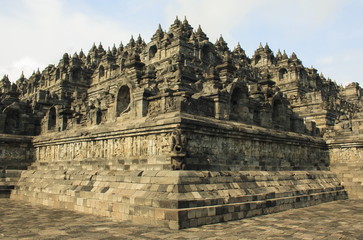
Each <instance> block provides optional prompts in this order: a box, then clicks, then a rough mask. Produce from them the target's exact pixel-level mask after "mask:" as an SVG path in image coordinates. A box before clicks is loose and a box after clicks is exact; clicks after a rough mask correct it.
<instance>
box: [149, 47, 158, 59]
mask: <svg viewBox="0 0 363 240" xmlns="http://www.w3.org/2000/svg"><path fill="white" fill-rule="evenodd" d="M157 51H158V48H157V47H156V45H152V46H151V47H150V48H149V59H152V58H154V57H155V55H156V52H157Z"/></svg>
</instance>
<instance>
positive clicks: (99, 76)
mask: <svg viewBox="0 0 363 240" xmlns="http://www.w3.org/2000/svg"><path fill="white" fill-rule="evenodd" d="M104 76H105V68H104V67H103V66H102V65H101V66H100V67H99V68H98V79H101V78H102V77H104Z"/></svg>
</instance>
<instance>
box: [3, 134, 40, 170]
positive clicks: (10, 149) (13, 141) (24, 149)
mask: <svg viewBox="0 0 363 240" xmlns="http://www.w3.org/2000/svg"><path fill="white" fill-rule="evenodd" d="M34 160H35V159H34V148H33V144H32V138H31V137H26V136H14V135H8V134H0V171H1V169H2V170H7V169H19V170H20V169H21V170H24V169H26V168H27V166H29V165H30V164H31V163H32V162H34Z"/></svg>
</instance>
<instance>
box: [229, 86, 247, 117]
mask: <svg viewBox="0 0 363 240" xmlns="http://www.w3.org/2000/svg"><path fill="white" fill-rule="evenodd" d="M245 99H246V94H245V93H244V92H243V91H242V89H241V88H239V87H237V88H235V89H234V90H233V92H232V95H231V103H230V104H231V105H230V106H231V115H230V116H231V117H230V118H231V120H242V118H243V117H244V114H245V109H244V107H245V106H244V100H245Z"/></svg>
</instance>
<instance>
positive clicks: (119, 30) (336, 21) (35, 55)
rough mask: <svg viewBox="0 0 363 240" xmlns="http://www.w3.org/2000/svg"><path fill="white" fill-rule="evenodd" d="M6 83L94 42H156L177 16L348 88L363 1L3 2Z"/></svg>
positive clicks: (355, 71)
mask: <svg viewBox="0 0 363 240" xmlns="http://www.w3.org/2000/svg"><path fill="white" fill-rule="evenodd" d="M0 6H1V7H0V38H1V41H0V78H2V76H3V75H4V74H7V75H8V76H9V78H10V81H13V82H15V81H16V80H17V79H18V78H19V77H20V75H21V73H22V71H23V72H24V75H25V77H29V76H30V75H31V74H32V72H33V71H36V70H37V69H38V68H39V69H40V71H42V69H44V68H45V67H46V66H47V65H49V64H55V65H57V64H58V62H59V60H60V59H61V57H62V56H63V54H64V53H66V52H67V53H69V54H73V53H74V52H79V51H80V50H81V49H83V51H84V52H88V51H89V49H91V47H92V45H93V43H96V45H98V44H99V43H100V42H101V43H102V45H103V47H104V48H105V49H106V48H107V47H109V46H110V47H112V46H113V44H116V46H118V45H119V44H120V42H123V43H124V44H126V43H128V42H129V40H130V37H131V35H133V36H134V37H135V38H136V37H137V36H138V35H139V34H141V37H142V38H143V39H145V42H146V43H147V42H149V41H150V38H151V36H152V35H153V33H155V31H156V29H157V27H158V25H159V24H161V26H162V28H163V29H164V30H168V29H169V27H170V25H171V24H172V23H173V22H174V19H175V17H176V16H178V17H179V19H181V20H183V19H184V17H186V18H187V19H188V21H189V23H190V24H191V25H192V27H194V29H197V28H198V25H201V27H202V29H203V31H204V32H205V33H206V34H207V36H208V37H209V40H210V41H211V42H213V43H214V42H215V41H216V40H217V38H219V36H220V35H222V36H223V38H224V39H225V41H226V42H227V43H228V46H229V48H230V49H231V50H233V48H234V47H235V46H236V45H237V43H238V42H239V43H240V45H241V47H242V48H243V49H244V50H245V51H246V53H247V55H248V56H250V57H252V55H253V53H254V51H255V50H256V49H257V48H258V46H259V44H260V42H261V43H262V44H263V45H265V44H266V43H268V45H269V46H270V48H271V49H272V50H273V52H274V53H276V52H277V51H278V50H279V49H280V50H281V51H282V50H286V53H287V54H288V55H291V53H292V52H295V53H296V54H297V56H298V57H299V58H300V59H301V60H302V62H303V64H304V66H306V67H311V66H313V67H314V68H316V69H318V71H319V72H320V73H323V75H324V76H325V77H326V78H331V79H333V80H334V81H336V82H337V83H338V84H342V85H346V84H348V83H350V82H358V83H360V85H361V86H363V75H362V74H361V73H360V72H359V70H360V69H363V68H362V67H361V65H362V63H363V61H362V60H361V58H363V0H223V1H221V0H137V1H135V0H0Z"/></svg>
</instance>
